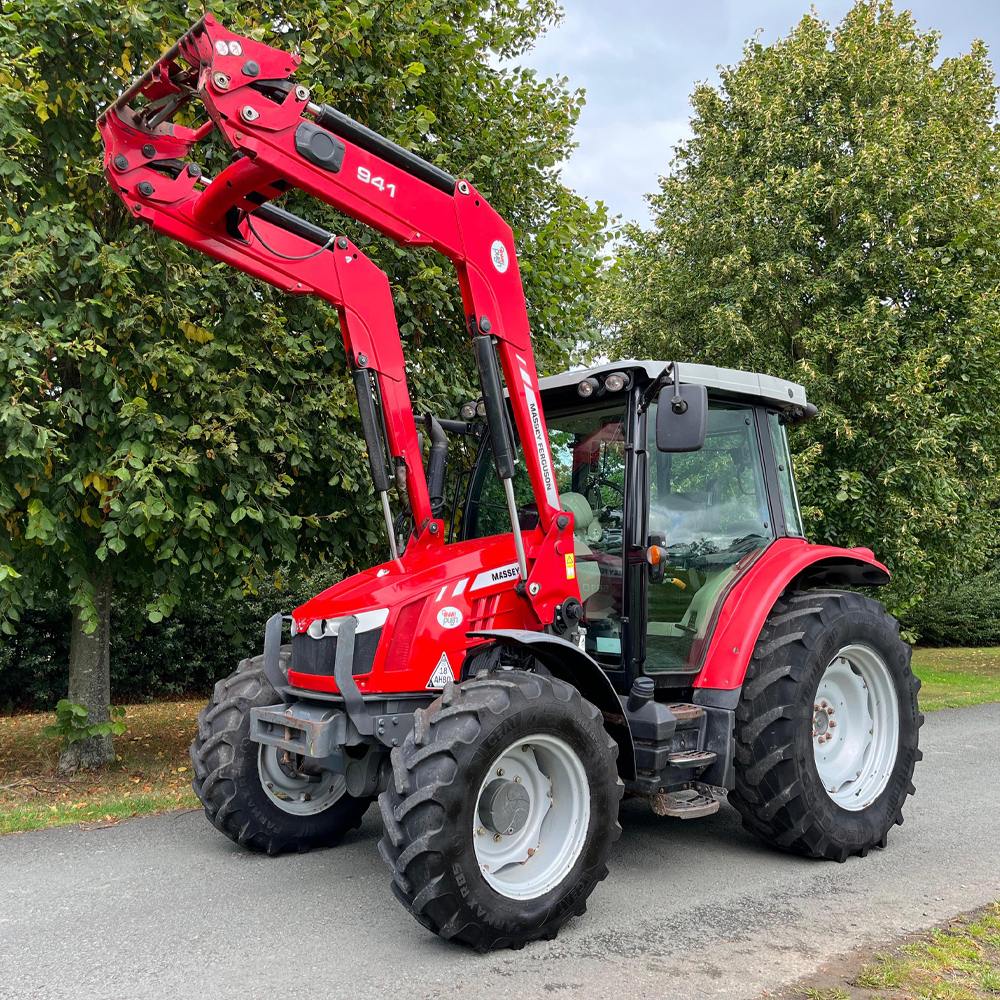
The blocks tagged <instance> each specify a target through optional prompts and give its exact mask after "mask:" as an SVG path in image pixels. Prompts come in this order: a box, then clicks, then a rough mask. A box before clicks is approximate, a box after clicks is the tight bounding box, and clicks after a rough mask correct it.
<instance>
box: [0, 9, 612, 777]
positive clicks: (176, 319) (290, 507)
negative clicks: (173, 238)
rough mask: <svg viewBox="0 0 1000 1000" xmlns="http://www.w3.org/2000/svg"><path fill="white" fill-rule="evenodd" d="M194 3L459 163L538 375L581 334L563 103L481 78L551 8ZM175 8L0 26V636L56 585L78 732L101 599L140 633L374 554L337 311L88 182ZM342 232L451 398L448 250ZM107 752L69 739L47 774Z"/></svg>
mask: <svg viewBox="0 0 1000 1000" xmlns="http://www.w3.org/2000/svg"><path fill="white" fill-rule="evenodd" d="M214 12H215V13H216V14H217V16H218V17H219V18H220V20H222V21H223V23H226V24H228V25H230V26H232V27H233V28H234V30H237V31H240V32H243V33H250V34H253V35H254V36H255V37H258V38H268V39H270V40H271V41H272V42H273V43H274V44H277V45H280V46H282V47H284V48H288V49H293V50H297V51H299V52H301V53H302V54H303V57H304V63H305V65H304V67H303V70H302V71H300V76H303V77H307V78H308V82H309V84H310V86H312V87H313V90H314V93H315V94H316V95H317V96H318V97H320V98H321V99H326V100H330V101H331V102H332V103H335V104H336V105H337V106H338V107H340V108H341V109H342V110H344V111H346V112H347V113H348V114H351V115H353V116H355V117H357V118H359V119H360V120H361V121H363V122H364V123H366V124H368V125H370V126H372V127H374V128H377V129H379V130H381V131H383V132H385V133H387V134H388V135H389V136H390V137H391V138H393V139H394V140H396V141H397V142H400V143H401V144H403V145H405V146H407V147H409V148H413V149H414V150H416V151H417V152H419V153H421V154H422V155H424V156H426V157H428V158H429V159H432V160H434V161H436V162H438V163H439V164H441V165H442V166H444V167H445V168H447V169H449V170H451V171H453V172H455V173H459V174H461V175H463V176H468V177H469V178H470V179H471V180H472V181H473V182H474V183H475V184H476V185H477V186H478V187H479V188H480V189H481V190H483V192H484V193H485V194H487V196H488V197H490V198H491V199H493V201H494V204H495V205H496V206H497V208H498V209H499V211H501V212H502V213H504V214H506V215H507V217H508V218H509V219H511V220H512V224H513V226H514V228H515V234H516V237H517V239H518V240H519V249H520V252H521V254H522V255H523V262H524V265H523V266H524V272H525V275H526V280H527V285H528V292H529V300H530V301H531V303H532V317H531V318H532V320H533V324H534V329H535V333H536V335H538V337H539V341H540V343H542V344H543V345H544V346H543V352H542V354H543V360H545V359H548V360H549V361H550V362H554V361H555V360H557V359H558V358H559V357H560V356H561V355H562V354H563V353H564V352H565V350H566V349H567V348H568V346H570V345H571V344H573V343H575V341H576V329H577V327H578V325H579V322H580V317H581V315H582V310H583V309H584V308H585V303H586V302H587V299H588V295H587V294H586V293H587V289H588V286H589V284H590V283H591V281H592V280H593V278H594V276H595V274H596V271H597V267H598V265H599V262H600V258H599V254H600V248H601V247H602V245H603V243H604V240H605V235H604V215H603V210H601V209H600V208H598V209H592V208H590V207H589V206H587V205H586V204H585V203H584V202H583V201H582V200H580V199H579V198H577V197H576V196H574V195H573V194H572V192H570V191H569V190H567V189H566V188H565V187H564V186H563V185H562V183H561V182H560V179H559V175H558V172H557V171H556V170H555V169H554V164H556V163H557V162H558V161H559V160H561V159H562V158H563V157H564V156H565V155H566V154H567V153H568V151H569V149H570V148H571V145H572V143H571V136H572V130H573V125H574V123H575V120H576V116H577V114H578V109H579V105H580V103H581V102H582V96H581V95H579V94H575V93H572V92H570V91H568V90H567V89H566V86H565V81H563V80H546V81H541V80H538V79H536V78H535V76H534V75H533V74H532V73H531V72H529V71H523V70H519V69H516V68H497V67H496V65H495V64H496V62H497V59H496V58H495V57H497V56H498V57H500V58H502V59H504V60H507V61H509V60H511V59H512V58H513V57H515V56H516V55H517V54H519V53H520V52H523V51H524V50H525V49H526V48H528V47H530V45H531V44H532V42H533V41H534V39H535V38H536V37H537V36H538V34H539V33H540V32H542V31H543V30H544V29H545V28H546V26H547V25H548V24H550V23H552V21H553V20H555V18H556V17H557V14H558V8H557V7H556V6H555V4H554V0H528V2H526V3H524V2H518V0H493V2H489V0H460V2H455V0H406V2H403V3H399V2H395V3H392V2H385V0H380V2H374V0H355V2H352V3H349V4H342V3H326V2H323V0H311V2H293V3H292V4H291V5H285V6H284V7H283V8H282V11H281V17H280V20H275V19H274V17H273V15H272V14H271V13H270V11H269V10H268V9H267V8H266V7H264V6H262V5H259V4H247V3H236V2H235V0H228V2H226V3H223V4H222V6H221V8H220V7H219V5H216V9H215V11H214ZM196 17H197V12H192V10H191V9H190V8H188V7H187V6H186V5H184V4H180V3H174V2H162V0H158V2H157V0H154V2H152V3H146V4H142V5H138V6H137V5H135V4H127V3H124V2H121V0H112V2H110V3H109V2H103V3H97V2H94V0H71V2H70V3H65V2H61V0H60V2H57V0H31V2H30V3H28V4H25V5H23V6H19V7H15V8H13V9H11V8H7V9H5V10H4V12H3V13H2V14H0V137H2V140H3V146H4V148H5V150H7V151H8V153H7V154H6V155H5V157H4V158H3V159H2V160H0V219H2V220H4V222H3V229H2V232H0V290H2V294H3V312H2V315H0V441H2V444H3V447H4V459H3V462H2V465H0V518H2V519H3V521H4V523H5V526H6V529H7V530H6V532H5V533H3V534H0V628H2V629H3V631H4V632H6V633H8V634H10V633H12V632H13V630H14V629H15V627H16V623H17V621H18V619H19V617H20V612H21V610H23V609H24V608H25V607H26V606H30V605H31V604H32V603H33V602H35V601H37V599H38V596H39V595H40V594H42V593H43V592H46V591H54V592H55V593H57V594H58V595H62V597H63V599H67V598H68V600H69V601H70V602H71V603H72V605H73V607H74V609H75V617H76V624H75V626H74V629H73V632H72V643H71V652H70V697H71V699H77V700H79V702H81V703H82V704H83V705H84V706H85V707H86V708H88V709H89V711H90V716H89V721H90V722H92V723H94V722H100V721H102V720H103V719H106V718H107V708H108V703H109V700H110V691H109V681H108V637H109V635H110V632H111V628H110V623H109V614H110V611H109V608H110V597H111V593H112V589H114V590H116V591H129V592H133V593H135V594H137V595H140V596H141V598H142V600H144V601H146V602H147V605H146V606H147V609H148V613H149V617H150V619H151V620H153V621H157V620H159V619H161V618H162V617H163V616H166V615H168V614H169V613H170V612H171V610H172V609H173V608H174V606H175V605H176V604H177V602H178V600H179V599H180V598H181V595H182V594H186V593H191V592H195V591H196V590H197V588H198V587H199V585H200V584H201V583H203V582H213V583H214V584H216V585H218V584H220V583H221V584H222V585H223V589H224V590H225V591H226V592H228V593H229V594H238V593H240V592H242V591H245V590H248V589H253V588H254V587H255V586H256V583H257V581H259V580H261V579H263V578H265V577H267V576H269V575H271V574H273V573H274V572H275V571H276V570H277V568H278V567H280V566H281V565H283V564H286V563H293V564H308V563H315V562H316V561H317V560H324V559H326V560H336V561H339V562H341V563H342V564H343V565H344V566H350V565H353V564H354V563H355V562H356V561H359V560H362V559H365V560H367V559H369V558H370V557H371V555H372V550H373V549H374V548H375V547H376V546H377V545H380V544H382V541H381V531H382V529H381V528H380V519H379V518H378V517H377V516H375V515H374V512H373V505H372V503H371V499H370V487H369V485H368V481H367V477H366V474H365V471H364V462H363V454H364V452H363V448H362V446H361V441H360V437H359V435H357V434H356V433H355V428H356V425H357V423H358V421H357V419H356V410H355V405H354V402H353V400H352V398H351V397H350V396H349V394H348V385H349V383H348V381H347V380H346V379H345V378H344V373H345V370H346V366H345V360H344V352H343V346H342V343H341V341H340V336H339V332H338V329H337V322H336V316H335V313H334V311H333V310H331V309H329V308H327V307H326V306H325V305H324V304H322V303H319V302H316V301H309V300H301V299H291V298H284V297H282V296H280V295H279V294H278V293H276V292H274V291H273V290H272V289H270V288H268V287H264V286H262V285H260V284H256V283H254V282H252V281H250V280H249V279H247V278H245V277H243V276H241V275H238V274H236V273H235V272H233V271H232V270H230V269H227V268H225V267H223V266H221V265H217V264H215V263H213V262H211V261H209V260H207V259H204V258H199V257H197V255H195V254H193V253H189V252H188V251H187V250H186V249H184V248H183V247H180V246H179V245H177V244H172V243H170V242H169V241H167V240H163V239H160V238H157V237H154V235H153V234H152V233H151V232H149V231H148V230H145V229H142V228H137V227H136V226H134V225H133V223H132V221H131V220H130V219H129V218H128V217H127V216H126V213H125V212H124V211H123V208H122V206H121V204H120V203H119V202H118V200H117V198H115V197H114V195H113V194H112V192H111V191H110V190H109V189H108V187H107V185H106V183H105V181H104V179H103V177H102V175H101V171H100V155H101V149H100V142H99V139H98V136H97V132H96V129H95V125H94V122H95V118H96V116H97V113H98V111H99V110H100V108H102V107H104V106H105V105H106V104H107V102H108V101H109V100H110V99H111V98H113V97H114V95H115V94H116V93H118V92H119V91H120V90H122V89H124V87H125V85H126V84H127V82H128V81H129V79H131V77H132V76H133V74H134V73H137V72H139V71H141V69H142V68H144V66H145V65H147V64H148V63H147V62H146V60H148V59H149V58H151V57H153V58H155V57H156V56H157V55H158V54H159V52H160V51H162V50H163V49H164V48H166V47H167V45H169V44H170V43H171V42H172V41H173V40H174V39H175V38H176V37H177V36H178V35H179V34H180V33H181V32H182V31H183V30H185V28H186V27H187V26H188V24H189V23H190V22H191V21H192V20H194V18H196ZM506 64H507V63H505V65H506ZM223 152H224V151H223V150H221V149H219V148H215V149H214V150H213V151H211V152H210V153H209V154H208V160H207V161H206V162H204V163H203V165H204V166H206V167H208V168H209V169H210V170H211V171H212V172H216V170H217V169H219V160H220V159H221V158H222V157H223ZM310 212H311V216H312V218H314V219H316V220H317V221H321V222H325V223H326V224H327V225H329V226H331V227H332V228H336V229H338V230H343V229H344V228H345V226H346V225H347V224H346V223H345V221H344V220H342V219H336V218H334V217H333V213H331V212H329V211H319V212H317V211H316V209H315V207H312V208H311V209H310ZM349 228H350V229H351V231H352V235H354V237H355V238H356V239H358V240H359V242H361V243H363V244H364V245H365V246H366V247H367V248H368V250H369V251H370V253H371V256H372V257H373V258H375V259H376V261H377V262H378V263H379V264H380V265H381V266H382V267H384V268H385V269H386V270H387V271H388V272H389V274H390V278H391V281H392V283H393V287H394V291H395V295H396V305H397V311H398V315H399V319H400V323H401V327H402V332H403V335H404V338H405V339H406V340H407V341H408V342H409V344H410V345H411V346H413V347H415V348H419V351H418V352H417V354H418V359H417V363H416V364H415V365H413V366H412V368H411V371H412V374H413V376H414V383H415V396H416V397H417V398H418V399H421V400H423V401H437V402H438V403H439V404H442V405H445V406H449V405H453V404H454V401H455V400H456V399H459V398H461V397H462V396H463V395H464V394H467V393H468V392H469V386H470V379H471V373H472V365H471V363H470V360H469V356H468V355H469V352H468V351H467V350H465V340H466V334H465V324H464V320H463V318H462V316H461V311H460V309H459V308H458V305H457V303H458V296H457V283H456V282H455V281H454V279H453V277H452V276H451V275H450V274H449V273H446V268H445V266H444V265H445V264H446V262H445V261H443V260H441V259H434V258H433V257H432V256H431V255H430V254H428V253H404V252H403V251H401V250H400V249H399V248H397V247H395V246H394V245H392V244H390V243H388V242H387V241H385V240H384V239H381V238H378V237H376V236H375V235H374V234H373V233H370V232H366V231H363V230H362V228H361V227H360V226H358V225H357V224H350V226H349ZM456 357H457V358H458V361H457V363H456ZM456 364H457V367H456ZM111 754H112V750H111V746H110V741H109V740H104V741H101V740H93V741H82V742H78V743H75V744H73V749H72V752H71V753H69V754H67V755H64V759H63V761H62V764H63V766H65V767H76V766H81V765H92V764H99V763H101V762H104V761H107V760H108V759H111Z"/></svg>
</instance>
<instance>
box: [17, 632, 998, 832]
mask: <svg viewBox="0 0 1000 1000" xmlns="http://www.w3.org/2000/svg"><path fill="white" fill-rule="evenodd" d="M913 669H914V672H915V673H916V674H917V676H918V677H920V679H921V680H922V681H923V687H922V689H921V691H920V704H921V707H922V708H923V710H924V711H925V712H931V711H934V710H935V709H938V708H954V707H957V706H960V705H978V704H981V703H982V702H986V701H1000V648H997V649H916V650H914V652H913ZM203 704H204V702H202V701H176V702H175V701H170V702H155V703H153V704H149V705H129V706H128V707H127V709H126V715H125V722H126V725H127V726H128V730H127V732H126V733H125V735H124V736H120V737H118V738H117V739H116V740H115V749H116V751H117V754H118V760H117V761H116V762H115V764H113V765H112V766H110V767H108V768H105V770H104V771H102V772H99V773H96V774H95V773H91V772H83V773H81V774H76V775H73V776H72V777H68V778H60V777H58V776H57V775H56V773H55V769H56V761H57V759H58V757H59V748H58V746H57V744H56V742H55V741H54V740H51V739H49V738H47V737H44V736H42V735H41V730H42V728H43V727H44V726H45V725H47V724H48V723H50V722H52V721H53V717H52V715H51V713H38V714H32V715H15V716H11V717H9V718H4V719H0V834H3V833H18V832H23V831H25V830H41V829H43V828H45V827H49V826H65V825H67V824H70V823H88V824H97V825H103V824H114V823H117V822H119V821H120V820H122V819H125V818H127V817H129V816H141V815H145V814H147V813H153V812H159V811H160V810H163V809H177V808H185V807H188V808H194V807H197V806H198V800H197V799H196V798H195V796H194V793H193V792H192V791H191V764H190V761H189V759H188V747H189V746H190V745H191V741H192V740H193V739H194V734H195V729H196V726H197V715H198V712H199V710H200V709H201V708H202V706H203Z"/></svg>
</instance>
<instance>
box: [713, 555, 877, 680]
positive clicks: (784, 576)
mask: <svg viewBox="0 0 1000 1000" xmlns="http://www.w3.org/2000/svg"><path fill="white" fill-rule="evenodd" d="M845 558H846V559H850V560H853V561H855V562H858V563H864V564H866V565H869V566H875V567H877V568H879V569H881V570H884V571H885V574H886V576H888V575H889V571H888V570H887V569H886V568H885V566H883V565H882V563H880V562H879V561H878V560H877V559H876V558H875V556H874V554H873V553H872V551H871V549H864V548H855V549H840V548H836V547H835V546H832V545H813V544H811V543H810V542H807V541H806V540H805V539H803V538H779V539H777V540H775V541H774V542H772V543H771V544H770V545H769V546H768V547H767V548H766V549H765V550H764V551H763V552H761V553H760V555H759V556H758V557H757V558H756V559H755V560H754V561H753V563H752V564H751V565H750V567H749V569H747V571H746V572H745V573H744V574H743V575H742V576H741V577H739V578H738V579H737V581H736V583H735V584H734V585H733V587H732V589H731V590H730V591H729V594H728V595H727V597H726V599H725V602H724V603H723V605H722V608H721V610H720V612H719V618H718V621H717V622H716V624H715V628H714V629H713V630H712V634H711V640H710V642H709V645H708V654H707V655H706V657H705V665H704V667H702V670H701V673H699V674H698V677H697V679H696V680H695V681H694V687H696V688H723V689H725V688H729V689H730V690H734V689H736V688H738V687H740V685H741V684H742V683H743V677H744V675H745V674H746V672H747V665H748V664H749V662H750V654H751V653H752V652H753V647H754V643H755V642H756V641H757V636H758V635H759V634H760V630H761V627H762V626H763V624H764V619H765V618H767V616H768V614H769V613H770V611H771V608H772V607H774V602H775V601H776V600H777V599H778V596H779V595H780V594H781V592H782V591H783V590H784V589H785V587H787V586H788V584H789V583H790V582H791V581H792V580H793V579H794V578H795V577H796V576H798V574H799V573H801V572H802V571H803V570H804V569H806V568H807V567H809V566H811V565H813V563H818V562H822V561H823V560H824V559H845Z"/></svg>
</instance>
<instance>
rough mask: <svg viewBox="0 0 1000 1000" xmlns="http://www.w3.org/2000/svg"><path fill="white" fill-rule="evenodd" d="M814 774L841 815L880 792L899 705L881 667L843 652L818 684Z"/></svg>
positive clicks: (867, 651)
mask: <svg viewBox="0 0 1000 1000" xmlns="http://www.w3.org/2000/svg"><path fill="white" fill-rule="evenodd" d="M813 713H814V714H813V725H812V734H813V751H814V755H815V760H816V770H817V771H818V772H819V776H820V779H821V780H822V782H823V787H824V788H825V789H826V792H827V794H828V795H829V796H830V798H831V799H833V801H834V802H836V803H837V805H839V806H840V807H841V808H842V809H847V810H851V811H857V810H860V809H864V808H865V807H866V806H869V805H871V803H872V802H873V801H874V800H875V799H876V798H878V796H879V795H881V794H882V792H883V791H884V790H885V787H886V785H887V784H888V782H889V777H890V775H891V774H892V768H893V765H894V763H895V761H896V753H897V749H898V742H899V704H898V700H897V696H896V689H895V686H894V684H893V681H892V676H891V674H890V673H889V668H888V667H887V666H886V664H885V661H884V660H883V659H882V658H881V657H880V656H879V655H878V653H876V652H875V651H874V650H873V649H871V648H870V647H868V646H862V645H851V646H845V647H844V648H843V649H842V650H840V652H839V653H838V654H837V655H836V656H835V657H834V658H833V660H832V661H831V662H830V665H829V666H828V667H827V668H826V670H825V672H824V673H823V676H822V677H821V678H820V682H819V685H818V687H817V689H816V700H815V704H814V706H813Z"/></svg>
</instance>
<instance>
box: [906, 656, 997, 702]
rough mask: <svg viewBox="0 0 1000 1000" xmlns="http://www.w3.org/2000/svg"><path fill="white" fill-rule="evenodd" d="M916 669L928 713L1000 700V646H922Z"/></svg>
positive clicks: (914, 667) (921, 697) (915, 660)
mask: <svg viewBox="0 0 1000 1000" xmlns="http://www.w3.org/2000/svg"><path fill="white" fill-rule="evenodd" d="M913 672H914V673H915V674H916V675H917V676H918V677H919V678H920V680H921V682H922V685H923V686H922V687H921V689H920V707H921V708H922V709H923V710H924V711H925V712H933V711H935V710H937V709H939V708H961V707H962V706H964V705H982V704H983V703H984V702H987V701H1000V648H997V647H991V648H987V649H922V648H919V647H918V648H917V649H915V650H914V651H913Z"/></svg>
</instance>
